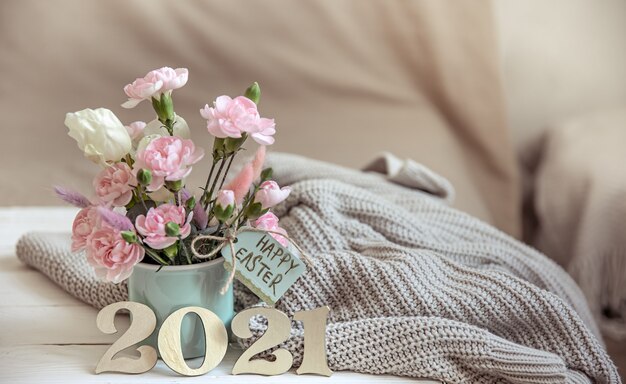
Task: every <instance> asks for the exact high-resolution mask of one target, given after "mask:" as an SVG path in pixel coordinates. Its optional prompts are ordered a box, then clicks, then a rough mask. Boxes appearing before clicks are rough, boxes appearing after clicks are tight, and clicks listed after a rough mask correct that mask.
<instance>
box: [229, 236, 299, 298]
mask: <svg viewBox="0 0 626 384" xmlns="http://www.w3.org/2000/svg"><path fill="white" fill-rule="evenodd" d="M235 257H236V258H237V261H238V262H239V263H240V264H239V268H245V269H246V270H247V271H248V272H250V273H253V272H256V276H257V277H258V278H260V279H261V281H263V282H264V283H265V284H267V287H268V289H272V292H273V293H274V294H276V285H278V284H279V283H280V282H281V281H282V280H283V276H285V275H287V274H288V273H289V272H291V271H292V270H294V269H296V268H298V267H299V266H300V264H299V262H300V260H299V259H297V258H296V257H294V256H292V255H291V253H289V252H287V251H286V250H285V249H284V248H283V247H281V246H279V245H275V243H274V242H273V241H270V238H269V236H268V235H265V236H263V237H262V238H261V239H260V240H259V241H258V243H257V244H256V249H255V250H254V251H249V250H248V249H246V248H239V249H238V250H237V253H236V255H235ZM279 268H282V269H283V270H284V271H283V272H278V271H277V270H278V269H279Z"/></svg>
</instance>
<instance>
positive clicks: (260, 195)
mask: <svg viewBox="0 0 626 384" xmlns="http://www.w3.org/2000/svg"><path fill="white" fill-rule="evenodd" d="M290 193H291V187H282V188H280V187H279V186H278V184H277V183H276V182H275V181H264V182H263V183H261V185H260V186H259V190H258V191H257V192H256V195H254V201H256V202H259V203H261V205H262V206H263V209H265V208H272V207H273V206H275V205H276V204H278V203H280V202H282V201H283V200H285V199H286V198H287V196H289V194H290Z"/></svg>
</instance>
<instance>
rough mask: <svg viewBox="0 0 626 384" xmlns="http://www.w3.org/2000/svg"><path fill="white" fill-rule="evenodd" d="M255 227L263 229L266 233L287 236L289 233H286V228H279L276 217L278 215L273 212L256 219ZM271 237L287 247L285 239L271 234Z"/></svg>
mask: <svg viewBox="0 0 626 384" xmlns="http://www.w3.org/2000/svg"><path fill="white" fill-rule="evenodd" d="M253 225H254V227H255V228H258V229H262V230H264V231H273V232H280V233H282V234H283V235H287V231H285V229H284V228H281V227H279V226H278V217H276V215H275V214H273V213H272V212H267V213H266V214H264V215H262V216H261V217H259V218H258V219H256V220H255V221H254V223H253ZM270 235H271V236H272V237H273V238H274V239H276V241H278V242H279V243H280V244H281V245H282V246H283V247H286V246H287V244H288V243H287V239H285V238H284V237H283V236H281V235H279V234H276V233H271V232H270Z"/></svg>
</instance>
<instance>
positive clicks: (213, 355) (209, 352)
mask: <svg viewBox="0 0 626 384" xmlns="http://www.w3.org/2000/svg"><path fill="white" fill-rule="evenodd" d="M188 313H195V314H196V315H198V316H199V317H200V320H202V326H203V327H204V341H205V342H204V345H205V351H204V361H203V362H202V365H201V366H200V367H199V368H196V369H194V368H191V367H189V366H188V365H187V363H186V362H185V359H184V357H183V351H182V348H181V344H180V326H181V324H182V321H183V317H185V315H186V314H188ZM158 344H159V351H160V352H161V358H162V359H163V361H164V362H165V364H167V366H168V367H170V368H171V369H172V370H173V371H175V372H178V373H180V374H181V375H185V376H199V375H204V374H205V373H207V372H209V371H210V370H212V369H213V368H215V367H217V366H218V365H219V363H220V362H221V361H222V359H223V358H224V355H225V354H226V348H227V347H228V335H227V333H226V327H224V323H222V320H220V318H219V317H218V316H217V315H216V314H214V313H213V312H211V311H209V310H208V309H206V308H202V307H185V308H181V309H179V310H177V311H176V312H174V313H172V314H171V315H169V316H168V317H167V319H165V321H164V322H163V325H161V330H160V331H159V339H158Z"/></svg>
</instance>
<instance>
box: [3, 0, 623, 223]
mask: <svg viewBox="0 0 626 384" xmlns="http://www.w3.org/2000/svg"><path fill="white" fill-rule="evenodd" d="M624 37H626V2H624V1H621V0H605V1H599V2H598V1H585V0H556V1H550V2H545V1H539V0H531V1H523V2H519V1H513V0H500V1H495V2H493V3H492V2H488V1H485V2H475V3H472V4H471V5H464V4H457V3H455V2H445V1H444V2H439V1H397V2H386V1H371V2H360V1H346V0H339V1H305V2H297V3H296V2H289V1H276V0H269V1H229V2H220V1H181V2H166V1H143V0H134V1H119V0H113V1H106V2H97V1H93V0H80V1H79V0H61V1H55V2H51V1H45V0H5V1H3V2H2V3H0V77H1V81H0V99H1V102H0V116H2V124H1V125H0V126H1V129H2V133H3V142H4V148H3V151H2V153H3V154H2V158H3V159H5V162H4V163H3V166H2V168H1V169H0V204H1V205H48V204H60V203H59V201H58V200H56V199H55V197H54V196H53V195H52V193H51V188H50V186H51V185H52V184H64V185H67V186H69V187H75V188H78V189H80V190H83V191H88V188H89V184H90V180H91V178H92V177H93V174H94V172H96V170H97V168H96V167H95V166H93V165H91V164H89V163H88V162H86V161H84V160H83V158H82V155H81V153H80V152H79V151H78V150H77V148H76V146H75V143H74V142H73V141H72V139H70V138H69V137H67V135H66V129H65V127H64V126H63V120H64V115H65V113H66V112H68V111H76V110H79V109H83V108H86V107H91V108H95V107H99V106H104V107H107V108H109V109H112V110H113V111H114V112H115V113H116V114H118V116H120V118H121V119H122V121H123V122H125V123H130V122H131V121H134V120H139V119H143V120H149V119H151V118H152V112H151V110H150V106H149V105H148V103H143V104H142V105H140V106H139V107H138V108H136V109H135V110H130V111H128V110H123V109H122V108H120V107H119V105H120V104H121V103H122V102H123V101H124V100H125V95H124V94H123V92H122V87H123V86H124V85H125V84H126V83H129V82H131V81H132V80H133V79H134V78H135V77H139V76H143V75H144V74H145V73H146V72H147V71H148V70H150V69H153V68H156V67H160V66H164V65H167V66H172V67H179V66H181V67H188V68H189V69H190V81H189V83H188V85H187V86H186V87H185V88H183V89H181V90H180V91H178V92H176V94H175V102H176V108H177V111H178V112H179V114H181V115H182V116H184V117H185V118H186V119H187V121H188V122H189V123H190V125H191V126H192V131H193V133H194V137H195V138H196V139H197V140H200V141H201V140H202V138H203V137H205V138H206V142H205V146H207V147H208V146H210V139H209V138H208V135H207V134H206V131H205V130H204V127H203V121H202V119H201V118H200V116H199V115H198V113H197V111H198V109H199V108H200V107H201V106H202V105H204V103H209V102H211V100H213V99H214V98H215V97H216V96H218V95H220V94H230V95H237V94H240V93H241V92H243V90H244V89H245V88H246V87H247V85H248V84H249V83H251V82H252V81H259V82H260V83H261V86H262V89H263V100H262V102H261V105H260V110H261V112H262V114H264V115H266V116H270V117H274V118H276V121H277V124H278V134H277V143H276V145H275V146H274V147H273V148H272V149H273V150H280V151H290V152H295V153H300V154H303V155H306V156H311V157H314V158H318V159H323V160H328V161H332V162H337V163H340V164H344V165H348V166H354V167H360V166H363V165H365V163H366V162H367V161H368V160H370V159H371V158H372V157H373V156H374V155H375V154H376V153H378V152H380V151H391V152H394V153H396V154H398V155H399V156H401V157H409V158H413V159H415V160H417V161H420V162H422V163H424V164H426V165H427V166H429V167H431V168H433V169H434V170H435V171H437V172H439V173H441V174H442V175H443V176H445V177H447V178H449V179H450V180H451V181H452V182H453V184H454V185H455V187H456V189H457V198H456V202H455V205H456V206H457V207H458V208H460V209H463V210H465V211H467V212H469V213H471V214H474V215H476V216H478V217H480V218H482V219H484V220H486V221H489V222H491V223H493V224H495V225H497V226H498V227H500V228H502V229H504V230H506V231H508V232H509V233H511V234H515V235H519V234H520V228H519V227H520V226H519V225H518V222H519V217H520V215H519V209H520V206H521V199H520V195H521V186H522V185H523V184H522V183H520V182H519V178H518V167H519V168H520V169H521V170H522V175H526V174H527V173H528V169H529V168H532V164H533V161H534V160H535V159H536V158H537V153H538V148H539V147H540V145H539V144H540V142H541V137H542V134H543V132H545V130H546V129H547V127H550V126H553V125H555V124H559V122H561V121H562V120H565V119H570V118H572V117H575V116H578V115H584V114H587V113H591V112H593V111H597V110H602V109H605V108H612V107H614V106H617V105H623V104H625V101H626V48H625V47H626V44H624ZM517 159H519V160H520V161H516V160H517ZM205 166H206V165H202V166H201V169H200V170H199V172H195V174H196V175H197V177H198V180H199V178H200V177H199V176H200V174H201V173H203V172H202V171H203V169H202V167H205ZM198 180H195V179H192V180H191V182H193V183H195V182H197V181H198Z"/></svg>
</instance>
